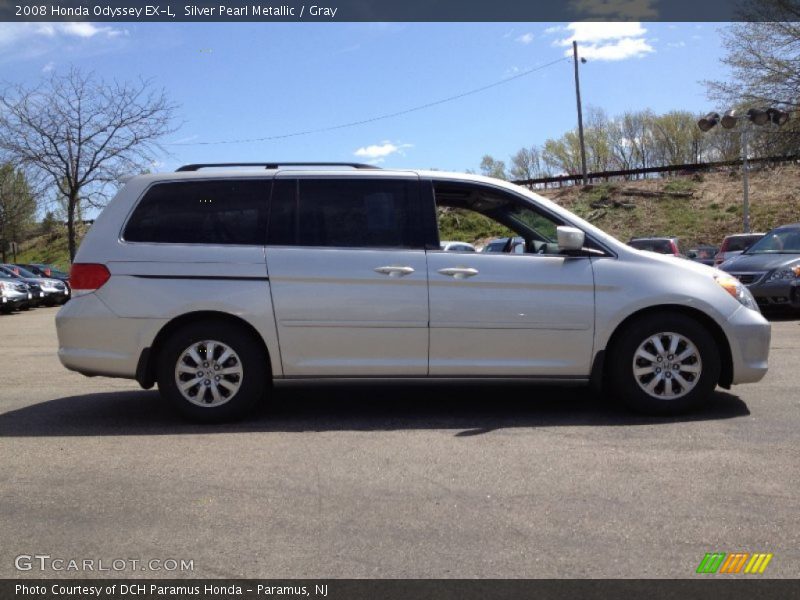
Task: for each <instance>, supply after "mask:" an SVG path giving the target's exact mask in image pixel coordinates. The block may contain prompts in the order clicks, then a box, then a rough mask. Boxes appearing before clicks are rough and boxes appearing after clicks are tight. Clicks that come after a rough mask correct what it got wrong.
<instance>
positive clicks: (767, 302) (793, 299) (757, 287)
mask: <svg viewBox="0 0 800 600" xmlns="http://www.w3.org/2000/svg"><path fill="white" fill-rule="evenodd" d="M748 289H749V290H750V292H752V294H753V297H754V298H755V299H756V302H758V304H759V306H763V307H778V306H787V307H791V308H800V282H798V281H797V279H795V280H786V279H783V280H778V281H770V282H763V283H761V282H759V283H756V284H753V285H750V286H748Z"/></svg>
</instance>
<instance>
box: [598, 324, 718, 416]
mask: <svg viewBox="0 0 800 600" xmlns="http://www.w3.org/2000/svg"><path fill="white" fill-rule="evenodd" d="M658 334H664V335H662V336H659V335H658ZM670 334H674V335H670ZM656 338H657V341H658V343H660V344H661V346H662V348H663V349H664V350H665V352H664V353H663V354H662V353H660V352H659V351H658V350H657V347H656V346H655V344H654V343H653V342H652V341H651V340H655V339H656ZM681 338H682V341H681V342H680V345H679V346H678V349H677V350H676V351H675V353H673V354H669V345H670V342H672V340H673V339H678V340H680V339H681ZM684 342H688V344H686V343H684ZM689 344H692V345H693V346H694V351H693V349H692V347H691V346H689ZM640 348H641V354H639V356H638V357H637V356H636V355H637V352H639V351H640ZM687 352H689V353H690V354H689V355H688V356H687V357H686V358H684V359H680V358H679V357H680V356H682V355H684V354H686V353H687ZM644 355H649V356H652V357H654V358H655V359H656V360H650V359H648V358H645V357H644ZM608 357H609V359H608V363H607V366H608V371H607V373H608V375H609V383H610V391H611V393H612V395H613V396H614V397H615V398H617V399H619V400H622V402H624V403H625V404H626V405H627V406H628V407H629V408H630V409H632V410H634V411H636V412H641V413H645V414H650V415H675V414H680V413H684V412H687V411H690V410H694V409H697V408H699V407H700V406H702V405H703V404H704V403H705V402H706V401H707V400H708V399H709V398H710V396H711V394H712V392H713V391H714V388H715V387H716V385H717V382H718V381H719V376H720V356H719V350H718V349H717V345H716V342H715V340H714V337H713V336H712V335H711V333H710V332H709V331H708V329H707V328H706V327H705V326H704V325H703V324H701V323H699V322H698V321H697V320H695V319H693V318H691V317H688V316H686V315H682V314H679V313H663V314H650V315H646V316H643V317H641V318H639V319H636V320H635V321H633V322H631V323H629V324H628V325H627V326H626V327H625V329H624V330H623V331H622V332H620V335H619V337H618V338H617V339H616V340H615V341H614V343H613V347H611V348H610V352H609V353H608ZM659 357H661V359H663V360H659ZM669 357H672V359H671V360H668V359H669ZM695 357H696V358H695ZM634 361H636V362H634ZM662 365H665V366H666V367H667V368H663V366H662ZM676 365H677V366H676ZM634 369H638V370H639V373H640V374H639V375H638V376H637V375H636V374H635V373H634ZM648 369H649V370H650V371H651V372H650V373H647V372H644V371H647V370H648ZM698 369H699V374H696V373H693V372H689V371H690V370H692V371H696V370H698ZM656 371H658V374H656ZM643 372H644V373H643ZM676 372H677V375H675V373H676ZM678 377H679V378H680V380H679V379H678ZM667 378H669V379H667ZM681 382H683V383H681ZM684 384H685V385H684ZM650 385H654V388H653V390H652V392H648V391H646V390H645V389H644V387H647V386H650ZM667 386H669V388H667ZM670 396H672V397H670Z"/></svg>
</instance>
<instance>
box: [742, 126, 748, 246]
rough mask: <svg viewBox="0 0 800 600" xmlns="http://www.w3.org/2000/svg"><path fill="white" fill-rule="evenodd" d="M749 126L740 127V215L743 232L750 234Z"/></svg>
mask: <svg viewBox="0 0 800 600" xmlns="http://www.w3.org/2000/svg"><path fill="white" fill-rule="evenodd" d="M749 128H750V126H749V125H748V124H747V123H745V124H744V126H743V127H742V184H743V185H744V192H743V194H742V200H743V202H742V213H743V217H744V232H745V233H750V181H749V178H750V165H749V164H748V162H747V154H748V148H747V141H748V140H747V134H748V130H749Z"/></svg>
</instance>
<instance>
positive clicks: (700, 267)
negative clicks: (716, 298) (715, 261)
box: [626, 246, 716, 275]
mask: <svg viewBox="0 0 800 600" xmlns="http://www.w3.org/2000/svg"><path fill="white" fill-rule="evenodd" d="M626 250H629V251H630V252H631V253H632V254H636V255H638V256H643V257H645V258H648V259H649V260H650V262H654V263H663V264H668V265H671V266H673V267H679V268H682V269H685V270H687V271H694V272H695V273H700V274H703V275H713V274H714V272H715V271H716V269H714V268H713V267H711V266H709V265H704V264H703V263H701V262H698V261H694V260H689V259H687V258H683V257H680V256H675V255H673V254H660V253H658V252H650V251H649V250H639V249H637V248H634V247H633V246H626Z"/></svg>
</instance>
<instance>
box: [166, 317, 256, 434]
mask: <svg viewBox="0 0 800 600" xmlns="http://www.w3.org/2000/svg"><path fill="white" fill-rule="evenodd" d="M267 374H268V361H267V355H266V352H265V351H264V348H263V346H262V345H261V344H260V342H259V340H257V339H256V338H255V337H254V336H253V335H252V334H250V333H249V332H248V331H246V330H244V329H243V328H241V327H235V326H231V325H230V324H228V323H221V322H215V321H210V322H201V323H197V324H191V325H187V326H184V327H182V328H181V329H179V330H178V331H176V332H175V333H173V334H172V335H171V336H170V337H169V339H168V340H167V341H166V343H165V344H164V345H163V347H162V348H161V351H160V352H159V355H158V370H157V380H158V389H159V391H160V392H161V394H162V396H164V397H165V398H166V399H167V400H169V401H170V402H171V403H172V404H173V405H174V406H175V407H176V408H177V409H178V410H179V411H180V412H181V413H182V414H183V415H184V416H186V417H187V418H189V419H192V420H194V421H200V422H204V423H218V422H224V421H231V420H236V419H240V418H242V417H244V416H245V415H246V414H247V413H248V412H250V410H251V409H252V408H253V406H254V405H255V404H256V402H258V401H259V400H260V399H262V398H263V397H264V395H265V392H266V389H267V384H268V379H267Z"/></svg>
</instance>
